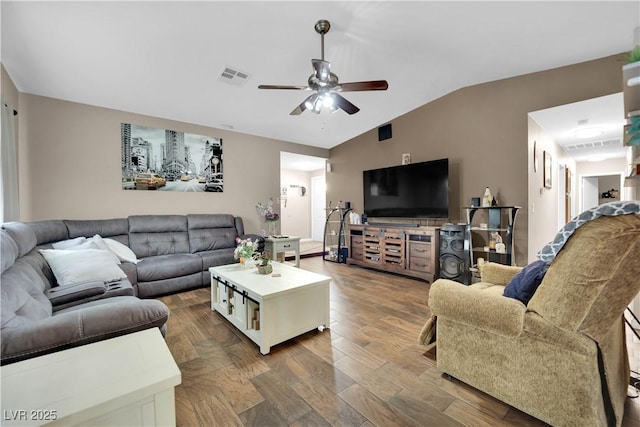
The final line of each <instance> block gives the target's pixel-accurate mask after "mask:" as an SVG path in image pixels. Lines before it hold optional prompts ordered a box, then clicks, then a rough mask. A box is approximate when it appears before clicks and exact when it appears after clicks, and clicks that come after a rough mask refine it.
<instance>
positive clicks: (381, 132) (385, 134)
mask: <svg viewBox="0 0 640 427" xmlns="http://www.w3.org/2000/svg"><path fill="white" fill-rule="evenodd" d="M390 138H391V123H389V124H388V125H384V126H380V127H379V128H378V141H384V140H385V139H390Z"/></svg>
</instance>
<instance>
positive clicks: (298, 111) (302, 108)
mask: <svg viewBox="0 0 640 427" xmlns="http://www.w3.org/2000/svg"><path fill="white" fill-rule="evenodd" d="M314 96H315V94H313V95H311V96H309V97H308V98H307V99H305V100H304V101H302V104H300V105H298V106H297V107H296V108H294V109H293V111H292V112H290V113H289V115H291V116H298V115H300V114H302V113H303V112H304V111H305V110H306V109H307V105H306V104H307V101H310V100H311V98H313V97H314Z"/></svg>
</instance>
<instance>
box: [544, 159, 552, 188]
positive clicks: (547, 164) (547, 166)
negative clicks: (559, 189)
mask: <svg viewBox="0 0 640 427" xmlns="http://www.w3.org/2000/svg"><path fill="white" fill-rule="evenodd" d="M543 161H544V165H543V171H544V177H543V182H544V188H551V183H552V181H551V170H552V166H551V164H552V159H551V153H549V152H548V151H545V152H544V157H543Z"/></svg>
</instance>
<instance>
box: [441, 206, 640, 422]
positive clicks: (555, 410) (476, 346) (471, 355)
mask: <svg viewBox="0 0 640 427" xmlns="http://www.w3.org/2000/svg"><path fill="white" fill-rule="evenodd" d="M554 256H555V257H554V258H553V260H552V261H551V262H550V264H549V267H548V270H547V271H546V274H545V275H544V278H543V279H542V282H541V284H540V285H539V287H538V288H537V290H536V291H535V293H534V294H533V297H532V298H531V299H530V301H529V302H528V304H526V305H525V304H524V303H522V302H521V301H519V300H517V299H513V298H507V297H505V296H503V292H504V288H505V285H506V284H507V283H508V282H509V281H510V280H511V278H512V277H513V276H514V275H515V274H516V273H517V272H519V271H520V269H519V268H518V267H507V266H503V265H499V264H494V263H488V264H486V265H485V266H484V268H482V271H481V282H480V283H475V284H472V285H470V286H465V285H462V284H460V283H458V282H454V281H451V280H446V279H439V280H436V281H435V282H434V283H433V284H432V286H431V288H430V292H429V307H430V309H431V312H432V315H434V316H435V318H436V319H437V365H438V368H439V369H440V370H442V371H443V372H445V373H447V374H449V375H451V376H452V377H455V378H457V379H459V380H461V381H463V382H465V383H468V384H470V385H471V386H473V387H476V388H478V389H480V390H482V391H484V392H486V393H488V394H490V395H492V396H494V397H496V398H497V399H499V400H501V401H503V402H505V403H507V404H509V405H512V406H514V407H516V408H518V409H520V410H522V411H524V412H526V413H528V414H530V415H532V416H534V417H536V418H539V419H540V420H543V421H545V422H547V423H549V424H551V425H554V426H606V425H617V426H619V425H620V424H621V422H622V416H623V411H624V404H625V399H626V395H627V386H628V383H629V364H628V363H629V359H628V356H627V349H626V343H625V325H624V318H623V312H624V310H625V308H626V307H627V305H628V304H629V303H630V302H631V300H632V299H633V298H634V297H635V296H636V294H638V291H639V290H640V215H637V214H626V215H620V216H602V217H599V218H595V219H593V220H590V221H588V222H586V223H584V224H583V225H581V226H580V228H577V229H576V230H575V232H573V234H572V235H571V237H569V239H568V240H567V241H566V243H564V246H563V247H562V249H560V250H559V251H558V252H557V254H554ZM431 323H433V319H432V320H431Z"/></svg>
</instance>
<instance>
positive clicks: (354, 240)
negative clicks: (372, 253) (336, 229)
mask: <svg viewBox="0 0 640 427" xmlns="http://www.w3.org/2000/svg"><path fill="white" fill-rule="evenodd" d="M363 244H364V239H363V238H362V236H351V247H355V246H359V247H362V245H363Z"/></svg>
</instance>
